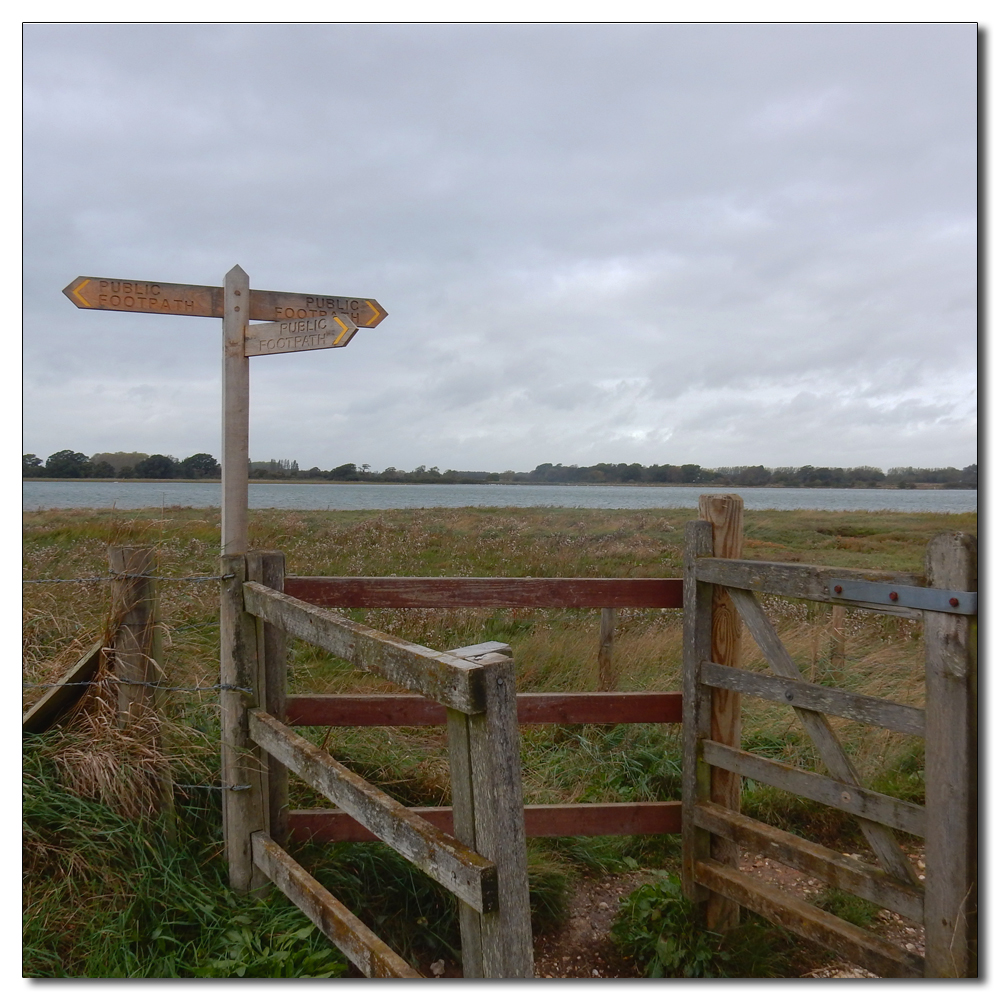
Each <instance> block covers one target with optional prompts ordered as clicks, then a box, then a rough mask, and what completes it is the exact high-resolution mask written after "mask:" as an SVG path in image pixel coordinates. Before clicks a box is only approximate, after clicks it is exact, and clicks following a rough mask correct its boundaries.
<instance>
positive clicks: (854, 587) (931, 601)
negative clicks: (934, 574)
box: [828, 580, 979, 615]
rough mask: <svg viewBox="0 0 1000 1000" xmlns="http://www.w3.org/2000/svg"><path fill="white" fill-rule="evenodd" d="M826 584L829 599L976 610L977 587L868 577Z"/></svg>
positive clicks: (968, 612)
mask: <svg viewBox="0 0 1000 1000" xmlns="http://www.w3.org/2000/svg"><path fill="white" fill-rule="evenodd" d="M828 586H829V592H830V600H832V601H837V600H841V601H865V602H866V603H868V604H884V605H885V606H886V607H889V608H914V609H916V610H918V611H944V612H947V613H948V614H953V615H976V614H979V593H978V592H977V591H968V590H939V589H938V588H937V587H902V586H899V585H898V584H895V583H872V582H871V581H870V580H831V581H830V582H829V585H828Z"/></svg>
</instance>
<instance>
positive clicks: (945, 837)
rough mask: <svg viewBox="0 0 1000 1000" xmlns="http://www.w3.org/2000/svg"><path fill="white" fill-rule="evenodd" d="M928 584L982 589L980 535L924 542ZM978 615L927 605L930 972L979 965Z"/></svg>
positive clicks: (961, 972)
mask: <svg viewBox="0 0 1000 1000" xmlns="http://www.w3.org/2000/svg"><path fill="white" fill-rule="evenodd" d="M927 571H928V577H929V578H930V585H931V586H933V587H940V588H941V589H944V590H961V591H975V590H978V589H979V566H978V545H977V541H976V538H975V536H973V535H968V534H965V533H964V532H944V533H942V534H940V535H937V536H936V537H935V538H933V539H932V540H931V543H930V544H929V545H928V546H927ZM978 624H979V619H978V617H967V616H965V615H951V614H942V613H941V612H934V611H926V612H924V648H925V651H926V652H925V657H926V668H925V669H926V678H927V741H926V745H925V748H926V760H925V763H924V776H925V783H926V786H927V793H926V794H927V810H928V814H929V816H930V819H929V821H928V826H927V845H926V846H927V856H926V864H927V881H926V889H927V976H928V977H933V978H936V979H937V978H940V979H952V978H960V979H964V978H975V977H977V976H978V975H979V966H978V937H979V931H978V903H979V873H978V862H977V856H978V844H977V832H978V828H979V803H978V787H979V756H978V750H979V747H978V738H979V733H978V703H979V702H978V695H979V679H978V649H977V639H978Z"/></svg>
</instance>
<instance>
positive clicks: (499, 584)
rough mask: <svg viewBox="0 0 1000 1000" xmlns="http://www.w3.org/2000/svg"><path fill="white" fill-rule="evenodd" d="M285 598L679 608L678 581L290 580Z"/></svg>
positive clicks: (340, 603)
mask: <svg viewBox="0 0 1000 1000" xmlns="http://www.w3.org/2000/svg"><path fill="white" fill-rule="evenodd" d="M285 593H286V594H290V595H291V596H293V597H297V598H299V600H302V601H308V602H309V603H310V604H315V605H317V606H319V607H328V608H679V607H681V606H682V603H681V602H682V597H683V584H682V581H681V580H679V579H678V580H674V579H633V578H631V577H629V578H623V579H606V578H599V577H598V578H582V577H581V578H575V577H554V578H539V579H535V578H531V577H527V578H525V577H492V576H487V577H433V576H431V577H416V576H413V577H405V576H398V577H397V576H369V577H364V576H342V577H336V576H326V577H324V576H290V577H288V578H287V580H286V581H285Z"/></svg>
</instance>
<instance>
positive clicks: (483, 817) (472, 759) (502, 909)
mask: <svg viewBox="0 0 1000 1000" xmlns="http://www.w3.org/2000/svg"><path fill="white" fill-rule="evenodd" d="M479 662H480V663H482V664H483V667H484V671H485V673H484V678H483V681H484V683H483V691H484V697H485V711H484V712H482V713H480V714H478V715H468V714H465V713H462V712H457V711H455V710H450V711H449V712H448V758H449V762H450V767H451V796H452V805H453V809H454V827H455V835H456V836H457V837H458V838H459V839H460V840H462V841H463V842H464V843H466V844H468V845H469V846H470V847H471V848H473V849H474V850H476V851H478V852H480V853H481V854H484V855H486V856H487V857H489V858H491V859H492V860H493V861H494V862H495V863H496V867H497V883H498V897H499V905H498V906H497V909H496V910H495V911H494V912H490V913H482V912H480V913H474V912H472V911H470V910H469V909H468V908H466V907H463V906H461V905H460V906H459V925H460V928H461V932H462V968H463V975H464V976H465V978H466V979H472V978H481V979H531V978H532V977H533V976H534V958H533V952H532V938H531V907H530V903H529V895H528V856H527V843H526V840H525V827H524V798H523V795H522V791H521V749H520V734H519V733H518V728H517V703H516V693H517V689H516V681H515V674H514V663H513V661H512V660H511V659H509V658H508V657H505V656H501V655H493V656H489V657H481V658H480V660H479Z"/></svg>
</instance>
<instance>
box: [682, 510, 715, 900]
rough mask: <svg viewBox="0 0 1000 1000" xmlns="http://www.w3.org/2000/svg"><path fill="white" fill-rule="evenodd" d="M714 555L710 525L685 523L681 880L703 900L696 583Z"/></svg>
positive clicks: (705, 625) (705, 717) (701, 655)
mask: <svg viewBox="0 0 1000 1000" xmlns="http://www.w3.org/2000/svg"><path fill="white" fill-rule="evenodd" d="M711 554H712V526H711V525H710V524H709V523H708V522H707V521H688V522H687V524H686V525H685V526H684V671H683V674H684V676H683V690H684V700H683V703H682V704H683V715H684V722H683V740H684V761H683V766H682V775H681V783H682V784H681V798H682V808H681V878H682V882H683V886H684V895H685V896H687V898H688V899H690V900H691V901H692V902H694V903H704V902H705V901H706V900H707V899H708V898H709V892H708V890H707V889H706V888H705V887H704V886H701V885H699V884H698V883H697V882H696V881H695V877H694V870H695V864H696V862H698V861H704V860H706V859H708V858H710V857H711V838H710V836H709V833H708V831H707V830H705V829H703V828H702V827H699V826H696V825H695V822H694V810H695V806H696V805H698V804H699V803H701V802H707V801H708V800H709V798H710V796H711V790H712V788H711V768H710V767H709V766H708V765H707V764H706V763H705V761H704V760H703V758H702V754H701V742H702V740H707V739H709V738H710V737H711V735H712V727H711V720H712V694H711V688H709V687H706V686H705V685H704V684H702V683H701V664H702V662H703V661H704V660H707V659H709V658H710V657H711V654H712V590H713V587H712V585H711V584H710V583H700V582H699V581H698V578H697V576H696V574H695V564H696V562H697V560H698V558H699V557H700V556H710V555H711Z"/></svg>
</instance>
